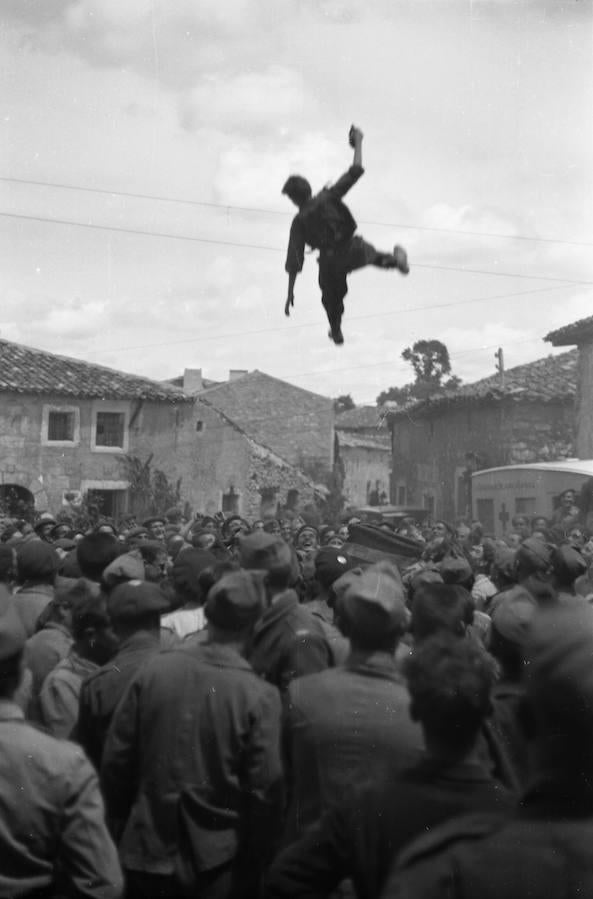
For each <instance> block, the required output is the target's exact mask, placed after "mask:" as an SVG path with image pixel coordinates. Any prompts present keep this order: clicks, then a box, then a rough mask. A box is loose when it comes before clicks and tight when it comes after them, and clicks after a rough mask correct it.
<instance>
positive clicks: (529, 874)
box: [381, 774, 593, 899]
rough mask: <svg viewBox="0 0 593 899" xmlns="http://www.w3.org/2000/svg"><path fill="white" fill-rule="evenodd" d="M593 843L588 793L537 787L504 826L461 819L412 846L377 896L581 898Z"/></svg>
mask: <svg viewBox="0 0 593 899" xmlns="http://www.w3.org/2000/svg"><path fill="white" fill-rule="evenodd" d="M569 776H570V774H568V775H567V778H568V777H569ZM592 841H593V796H592V794H591V792H590V790H589V791H585V790H584V789H583V786H582V785H581V786H580V788H576V789H575V786H574V785H571V784H568V783H567V784H562V783H558V782H556V783H546V782H540V783H539V784H537V785H536V786H534V787H533V788H532V789H531V790H530V791H529V792H528V793H527V794H526V795H525V797H524V798H523V800H522V802H521V804H520V806H519V808H518V810H517V811H516V813H515V814H514V815H513V817H512V818H511V819H510V820H508V821H507V822H506V823H503V824H501V823H500V820H497V819H492V818H491V817H487V816H466V817H462V818H457V819H453V820H452V821H449V822H447V823H445V824H443V825H441V827H439V828H436V829H435V831H434V832H433V833H431V834H430V835H428V836H426V837H420V838H419V839H418V840H416V841H414V842H412V843H411V844H410V845H409V846H408V847H407V848H406V849H404V850H403V852H402V853H401V855H400V857H399V859H398V864H397V866H396V868H395V869H394V871H393V872H392V874H391V876H390V878H389V880H388V882H387V886H386V888H385V890H384V891H383V893H382V894H381V896H382V899H466V897H474V896H475V897H476V899H478V897H479V899H500V897H504V899H526V897H529V899H582V897H585V896H587V897H588V896H593V855H592V853H591V845H592V844H593V843H592Z"/></svg>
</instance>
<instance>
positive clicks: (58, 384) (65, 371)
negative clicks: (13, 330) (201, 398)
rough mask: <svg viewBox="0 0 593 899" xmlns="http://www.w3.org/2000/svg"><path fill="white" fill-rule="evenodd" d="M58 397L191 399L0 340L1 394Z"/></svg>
mask: <svg viewBox="0 0 593 899" xmlns="http://www.w3.org/2000/svg"><path fill="white" fill-rule="evenodd" d="M3 390H4V391H6V390H9V391H11V392H14V393H33V394H46V395H47V394H54V395H58V396H70V397H78V398H83V399H99V398H104V399H113V400H132V399H137V400H162V401H167V402H173V403H184V402H188V401H189V400H190V398H189V397H188V396H186V394H184V393H183V391H182V390H177V389H176V388H175V387H168V386H166V385H165V384H162V383H161V382H159V381H152V380H150V379H149V378H141V377H138V375H129V374H126V373H125V372H121V371H116V370H115V369H113V368H106V367H105V366H103V365H94V364H92V363H90V362H83V361H82V360H81V359H71V358H69V357H68V356H57V355H55V353H48V352H47V351H45V350H37V349H34V348H33V347H28V346H23V345H22V344H19V343H12V342H11V341H9V340H0V391H3Z"/></svg>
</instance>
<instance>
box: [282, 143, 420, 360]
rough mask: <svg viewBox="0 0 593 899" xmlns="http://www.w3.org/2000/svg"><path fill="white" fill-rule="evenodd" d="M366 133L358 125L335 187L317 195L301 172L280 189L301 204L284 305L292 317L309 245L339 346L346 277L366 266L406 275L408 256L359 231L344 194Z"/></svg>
mask: <svg viewBox="0 0 593 899" xmlns="http://www.w3.org/2000/svg"><path fill="white" fill-rule="evenodd" d="M362 138H363V134H362V131H360V129H359V128H356V127H355V126H354V125H353V126H352V127H351V129H350V133H349V135H348V142H349V144H350V146H351V147H353V148H354V159H353V162H352V165H351V166H350V168H349V169H348V171H347V172H346V173H345V174H344V175H342V177H341V178H339V179H338V181H336V183H335V184H334V185H332V186H331V187H325V188H324V189H323V190H322V191H320V192H319V193H318V194H316V195H315V196H313V193H312V190H311V185H310V184H309V182H308V181H307V179H306V178H302V177H301V176H300V175H291V176H290V178H289V179H288V181H287V182H286V184H285V185H284V187H283V188H282V193H283V194H286V195H287V196H288V197H289V199H291V200H292V202H293V203H294V204H295V206H297V207H298V209H299V211H298V213H297V214H296V215H295V217H294V219H293V220H292V225H291V227H290V239H289V242H288V253H287V256H286V266H285V268H286V271H287V273H288V297H287V300H286V305H285V307H284V313H285V315H287V316H289V315H290V307H291V306H294V285H295V281H296V277H297V275H298V273H299V272H300V271H302V268H303V263H304V260H305V244H307V245H308V246H310V247H312V248H313V249H314V250H319V259H318V262H319V286H320V287H321V302H322V303H323V307H324V309H325V311H326V313H327V318H328V321H329V325H330V332H329V336H330V337H331V339H332V340H333V342H334V343H335V344H338V345H340V344H343V343H344V337H343V335H342V328H341V325H342V316H343V314H344V297H345V296H346V294H347V293H348V282H347V280H346V279H347V276H348V275H349V274H350V272H353V271H355V270H356V269H358V268H364V266H365V265H374V266H376V267H377V268H396V269H399V271H400V272H401V273H402V275H407V274H408V272H409V270H410V269H409V267H408V256H407V253H406V251H405V250H404V249H403V247H400V246H396V247H394V249H393V252H392V253H380V252H379V251H378V250H376V249H375V247H373V246H372V245H371V244H370V243H367V242H366V241H365V240H363V238H362V237H360V236H359V235H357V234H355V232H356V227H357V226H356V222H355V221H354V218H353V217H352V214H351V212H350V210H349V209H348V207H347V206H346V204H345V203H343V202H342V197H343V196H344V195H345V194H346V193H347V192H348V191H349V190H350V188H351V187H353V185H354V184H356V182H357V181H358V179H359V178H360V176H361V175H362V174H363V173H364V169H363V167H362Z"/></svg>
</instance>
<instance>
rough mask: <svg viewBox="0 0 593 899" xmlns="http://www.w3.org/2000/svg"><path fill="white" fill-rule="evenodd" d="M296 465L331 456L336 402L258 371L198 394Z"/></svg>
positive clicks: (259, 441)
mask: <svg viewBox="0 0 593 899" xmlns="http://www.w3.org/2000/svg"><path fill="white" fill-rule="evenodd" d="M197 395H198V396H199V397H200V398H201V399H205V400H206V401H207V402H208V403H209V404H210V405H211V406H213V407H214V408H215V409H217V410H219V411H220V412H223V413H224V414H225V415H226V416H227V418H229V419H231V420H232V421H233V422H235V423H236V424H237V425H239V426H240V427H241V428H242V430H243V431H245V433H247V434H249V435H250V436H251V437H253V438H254V439H255V440H256V441H257V442H258V443H262V444H263V445H264V446H267V447H269V448H270V449H271V450H273V451H274V452H275V453H278V455H279V456H282V457H283V458H284V459H287V460H288V461H289V462H290V463H291V464H292V465H299V464H300V460H301V458H302V457H303V456H306V457H308V458H316V459H319V460H326V461H327V462H328V464H329V461H330V457H331V436H332V433H333V420H334V413H333V400H332V399H330V397H326V396H321V395H320V394H318V393H312V392H311V391H310V390H304V389H303V388H302V387H296V386H295V385H294V384H290V383H288V382H287V381H282V380H281V379H280V378H274V377H273V376H272V375H268V374H265V372H261V371H258V370H257V369H256V370H255V371H252V372H248V373H247V374H245V375H242V376H241V377H238V378H234V379H233V380H231V381H225V382H224V383H223V384H219V385H217V386H216V387H210V388H208V389H207V390H202V391H201V392H200V393H199V394H197Z"/></svg>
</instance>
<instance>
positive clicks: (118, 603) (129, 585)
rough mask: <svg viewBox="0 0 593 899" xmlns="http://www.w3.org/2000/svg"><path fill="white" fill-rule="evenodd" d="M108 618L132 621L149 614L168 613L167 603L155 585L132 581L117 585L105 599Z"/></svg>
mask: <svg viewBox="0 0 593 899" xmlns="http://www.w3.org/2000/svg"><path fill="white" fill-rule="evenodd" d="M107 611H108V612H109V617H110V618H114V619H120V620H133V619H134V618H141V617H142V616H143V615H149V614H150V613H151V612H161V613H164V612H168V611H170V606H169V601H168V600H167V597H166V596H165V594H164V593H163V591H162V590H161V589H160V587H159V586H158V585H157V584H154V583H152V582H150V581H140V580H133V581H127V582H126V583H125V584H119V586H117V587H115V589H114V590H113V592H112V593H111V594H110V595H109V597H108V599H107Z"/></svg>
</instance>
